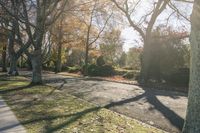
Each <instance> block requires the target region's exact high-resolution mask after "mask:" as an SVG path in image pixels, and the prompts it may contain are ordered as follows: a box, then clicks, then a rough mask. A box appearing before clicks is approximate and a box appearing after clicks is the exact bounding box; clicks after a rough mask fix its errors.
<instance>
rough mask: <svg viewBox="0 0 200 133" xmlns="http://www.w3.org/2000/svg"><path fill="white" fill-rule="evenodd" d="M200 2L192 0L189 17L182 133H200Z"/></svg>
mask: <svg viewBox="0 0 200 133" xmlns="http://www.w3.org/2000/svg"><path fill="white" fill-rule="evenodd" d="M199 22H200V1H199V0H194V5H193V12H192V15H191V36H190V37H191V38H190V41H191V66H190V68H191V70H190V85H189V94H188V107H187V114H186V120H185V124H184V128H183V133H200V115H199V114H200V46H199V45H200V24H199Z"/></svg>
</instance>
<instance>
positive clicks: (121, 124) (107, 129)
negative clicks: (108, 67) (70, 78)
mask: <svg viewBox="0 0 200 133" xmlns="http://www.w3.org/2000/svg"><path fill="white" fill-rule="evenodd" d="M28 84H29V82H28V81H27V80H26V79H24V78H23V77H16V78H7V77H0V95H1V96H2V97H3V98H4V100H5V101H6V102H7V103H8V105H9V106H10V107H11V109H12V110H13V111H14V113H15V114H16V116H17V118H18V119H19V121H20V122H21V123H22V124H23V125H24V126H25V127H26V129H27V131H28V133H52V132H57V133H161V132H162V131H161V130H158V129H156V128H153V127H151V126H148V125H146V124H143V123H141V122H138V121H136V120H133V119H130V118H128V117H125V116H123V115H120V114H118V113H114V112H113V111H110V110H107V109H104V108H101V107H97V106H94V105H92V104H90V103H88V102H86V101H83V100H81V99H79V98H77V97H74V96H72V95H69V94H66V93H63V92H62V91H59V90H56V89H55V88H53V87H50V86H47V85H43V86H28Z"/></svg>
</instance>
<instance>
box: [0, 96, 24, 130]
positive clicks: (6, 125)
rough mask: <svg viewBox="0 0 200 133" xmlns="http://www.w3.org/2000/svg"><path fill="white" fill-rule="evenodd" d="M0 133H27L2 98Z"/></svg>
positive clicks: (0, 104)
mask: <svg viewBox="0 0 200 133" xmlns="http://www.w3.org/2000/svg"><path fill="white" fill-rule="evenodd" d="M0 133H26V130H25V128H24V127H23V126H22V125H21V124H20V123H19V121H18V120H17V118H16V117H15V115H14V114H13V112H12V111H11V110H10V108H9V107H8V106H7V105H6V103H5V102H4V101H3V100H2V99H1V97H0Z"/></svg>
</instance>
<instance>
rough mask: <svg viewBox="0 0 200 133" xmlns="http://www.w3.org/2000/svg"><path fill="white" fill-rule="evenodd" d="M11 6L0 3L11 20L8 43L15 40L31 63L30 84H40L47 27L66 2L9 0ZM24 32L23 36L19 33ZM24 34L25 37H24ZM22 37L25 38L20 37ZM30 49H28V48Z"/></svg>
mask: <svg viewBox="0 0 200 133" xmlns="http://www.w3.org/2000/svg"><path fill="white" fill-rule="evenodd" d="M10 3H11V6H10V7H7V6H5V5H6V4H5V2H4V1H2V0H1V1H0V6H1V8H3V9H4V11H6V12H7V14H8V15H9V16H10V17H11V18H12V20H11V22H12V25H11V26H12V34H11V39H10V43H13V42H14V41H15V40H16V41H17V43H18V44H19V46H20V47H21V48H22V49H21V52H22V53H23V52H25V53H26V54H27V55H28V56H29V57H30V58H31V63H32V69H33V70H32V71H33V75H32V83H33V84H40V83H42V57H41V56H42V45H43V44H42V42H43V40H44V39H45V38H44V36H45V34H46V31H47V29H48V27H49V26H51V25H52V24H53V23H54V22H55V21H56V20H57V19H58V18H59V17H60V15H61V14H62V13H63V11H64V9H65V6H66V4H67V0H36V1H33V0H31V1H30V0H10ZM22 30H24V31H25V32H23V34H22V33H21V31H22ZM24 34H25V35H24ZM22 35H24V36H25V37H22ZM30 47H31V48H32V49H28V48H30Z"/></svg>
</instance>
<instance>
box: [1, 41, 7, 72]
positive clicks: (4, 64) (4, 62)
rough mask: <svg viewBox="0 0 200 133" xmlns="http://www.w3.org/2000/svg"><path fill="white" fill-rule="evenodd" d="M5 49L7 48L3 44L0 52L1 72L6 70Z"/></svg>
mask: <svg viewBox="0 0 200 133" xmlns="http://www.w3.org/2000/svg"><path fill="white" fill-rule="evenodd" d="M6 49H7V46H6V45H5V44H4V45H3V52H2V72H7V65H6V64H7V62H6Z"/></svg>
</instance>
